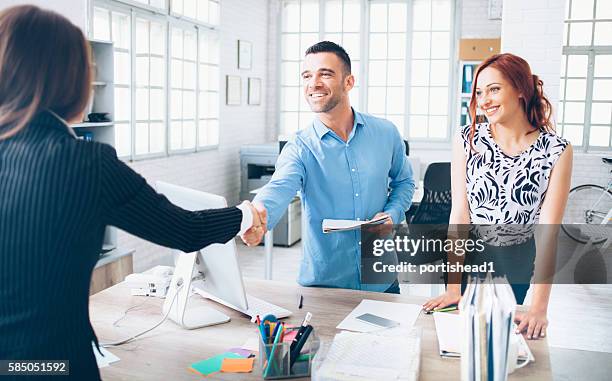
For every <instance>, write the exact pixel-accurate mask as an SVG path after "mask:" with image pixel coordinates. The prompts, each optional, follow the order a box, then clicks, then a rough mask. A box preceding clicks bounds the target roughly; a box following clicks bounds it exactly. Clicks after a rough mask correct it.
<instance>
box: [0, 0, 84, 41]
mask: <svg viewBox="0 0 612 381" xmlns="http://www.w3.org/2000/svg"><path fill="white" fill-rule="evenodd" d="M21 4H33V5H37V6H39V7H41V8H46V9H50V10H53V11H56V12H58V13H60V14H62V15H64V16H65V17H67V18H68V19H69V20H70V21H72V23H74V24H75V25H76V26H78V27H79V28H81V30H82V31H83V33H85V34H86V33H87V0H52V1H49V0H27V1H24V0H0V9H4V8H6V7H10V6H13V5H21Z"/></svg>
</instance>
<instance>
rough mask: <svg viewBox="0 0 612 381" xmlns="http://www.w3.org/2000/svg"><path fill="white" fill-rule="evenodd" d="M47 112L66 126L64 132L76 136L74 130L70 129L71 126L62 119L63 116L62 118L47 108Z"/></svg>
mask: <svg viewBox="0 0 612 381" xmlns="http://www.w3.org/2000/svg"><path fill="white" fill-rule="evenodd" d="M47 111H48V112H49V114H51V115H53V116H54V117H55V119H57V120H58V121H59V122H61V123H62V124H63V125H64V127H66V132H68V134H69V135H70V136H72V137H74V138H76V137H77V136H76V134H75V133H74V130H73V129H72V127H70V125H69V124H68V122H66V121H65V120H64V118H62V117H61V116H59V115H57V114H56V113H55V112H53V111H51V110H50V109H48V110H47Z"/></svg>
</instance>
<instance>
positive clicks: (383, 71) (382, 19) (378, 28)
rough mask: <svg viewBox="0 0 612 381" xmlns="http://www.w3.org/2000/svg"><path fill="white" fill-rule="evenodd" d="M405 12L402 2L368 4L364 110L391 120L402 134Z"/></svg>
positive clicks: (405, 6) (404, 104)
mask: <svg viewBox="0 0 612 381" xmlns="http://www.w3.org/2000/svg"><path fill="white" fill-rule="evenodd" d="M407 13H408V6H407V4H406V3H404V2H401V3H397V2H390V3H388V2H376V3H371V4H370V33H369V41H370V42H369V54H368V58H369V60H368V107H367V110H368V112H369V113H371V114H372V115H375V116H379V117H382V118H385V119H389V120H390V121H392V122H393V124H395V126H396V127H397V128H398V130H399V131H400V133H402V134H403V133H404V115H405V112H406V97H405V93H406V81H405V73H406V38H407V23H406V19H407Z"/></svg>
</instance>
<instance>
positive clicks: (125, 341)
mask: <svg viewBox="0 0 612 381" xmlns="http://www.w3.org/2000/svg"><path fill="white" fill-rule="evenodd" d="M182 288H183V284H181V285H180V286H178V287H177V289H176V292H175V293H174V297H173V298H172V302H170V307H169V308H168V311H167V312H166V314H165V315H164V317H163V318H162V319H161V320H160V321H159V322H158V323H157V324H155V325H154V326H153V327H151V328H148V329H146V330H144V331H142V332H140V333H137V334H135V335H133V336H131V337H129V338H127V339H124V340H118V341H113V342H110V343H100V346H101V347H102V348H108V347H118V346H120V345H123V344H125V343H128V342H130V341H132V340H134V339H136V338H138V337H140V336H142V335H144V334H145V333H147V332H151V331H152V330H154V329H155V328H157V327H159V326H160V325H162V324H163V322H165V321H166V319H168V315H170V311H172V306H173V305H174V302H175V301H176V298H177V296H178V294H179V291H180V290H181V289H182ZM132 308H134V307H130V308H128V310H127V311H129V310H131V309H132ZM127 311H126V313H127ZM124 317H125V316H124Z"/></svg>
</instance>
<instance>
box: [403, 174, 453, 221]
mask: <svg viewBox="0 0 612 381" xmlns="http://www.w3.org/2000/svg"><path fill="white" fill-rule="evenodd" d="M423 188H424V189H423V191H424V193H423V198H422V199H421V202H420V203H419V206H418V208H417V210H416V211H415V213H414V216H410V215H408V214H407V215H406V221H407V222H408V223H410V224H448V220H449V218H450V211H451V181H450V163H449V162H444V163H431V164H429V166H428V167H427V171H425V178H424V180H423Z"/></svg>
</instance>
